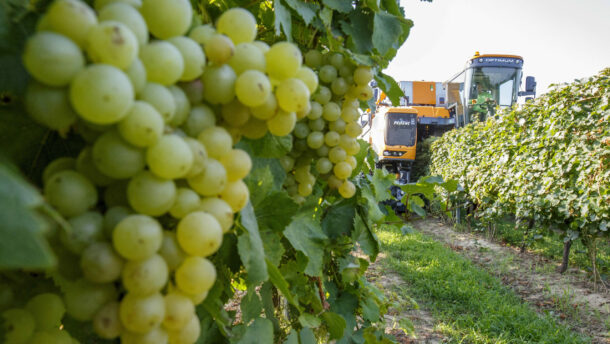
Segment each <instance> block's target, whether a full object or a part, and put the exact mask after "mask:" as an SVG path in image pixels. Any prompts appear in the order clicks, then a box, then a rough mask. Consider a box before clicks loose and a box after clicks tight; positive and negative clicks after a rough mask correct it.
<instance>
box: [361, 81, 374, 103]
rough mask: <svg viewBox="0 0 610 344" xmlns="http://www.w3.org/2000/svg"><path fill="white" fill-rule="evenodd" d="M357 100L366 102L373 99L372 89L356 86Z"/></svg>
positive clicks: (365, 86)
mask: <svg viewBox="0 0 610 344" xmlns="http://www.w3.org/2000/svg"><path fill="white" fill-rule="evenodd" d="M357 91H358V99H360V100H362V101H367V100H369V99H371V98H372V97H373V88H372V87H371V86H370V85H364V86H358V89H357Z"/></svg>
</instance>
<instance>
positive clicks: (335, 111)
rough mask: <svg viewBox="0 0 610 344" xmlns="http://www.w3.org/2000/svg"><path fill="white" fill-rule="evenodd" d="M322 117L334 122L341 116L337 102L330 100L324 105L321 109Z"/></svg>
mask: <svg viewBox="0 0 610 344" xmlns="http://www.w3.org/2000/svg"><path fill="white" fill-rule="evenodd" d="M322 118H324V119H325V120H326V121H328V122H334V121H336V120H338V119H339V118H341V108H340V107H339V105H337V103H334V102H330V103H327V104H326V105H324V108H323V110H322Z"/></svg>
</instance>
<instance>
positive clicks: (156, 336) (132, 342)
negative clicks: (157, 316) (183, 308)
mask: <svg viewBox="0 0 610 344" xmlns="http://www.w3.org/2000/svg"><path fill="white" fill-rule="evenodd" d="M168 341H169V337H168V334H167V331H166V330H165V329H164V328H162V327H155V328H153V329H152V330H150V331H148V332H146V333H133V332H129V331H124V332H123V333H122V334H121V344H158V343H168Z"/></svg>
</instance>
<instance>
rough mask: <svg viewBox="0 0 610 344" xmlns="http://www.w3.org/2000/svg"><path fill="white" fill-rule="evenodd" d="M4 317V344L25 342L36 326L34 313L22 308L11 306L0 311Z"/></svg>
mask: <svg viewBox="0 0 610 344" xmlns="http://www.w3.org/2000/svg"><path fill="white" fill-rule="evenodd" d="M2 318H4V328H3V332H4V342H5V343H6V344H20V343H27V342H28V339H29V338H31V337H32V334H33V333H34V329H35V327H36V318H35V317H34V315H33V314H32V313H31V312H30V311H28V310H26V309H23V308H11V309H8V310H6V311H4V312H2Z"/></svg>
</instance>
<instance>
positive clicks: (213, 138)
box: [6, 0, 310, 344]
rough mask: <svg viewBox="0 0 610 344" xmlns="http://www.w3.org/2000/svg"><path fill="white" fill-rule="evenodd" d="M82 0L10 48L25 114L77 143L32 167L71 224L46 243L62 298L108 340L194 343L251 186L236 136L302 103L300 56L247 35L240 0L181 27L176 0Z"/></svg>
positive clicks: (289, 115)
mask: <svg viewBox="0 0 610 344" xmlns="http://www.w3.org/2000/svg"><path fill="white" fill-rule="evenodd" d="M94 8H95V10H94V9H92V8H90V7H89V6H88V5H87V4H86V3H85V2H83V1H81V0H55V1H54V2H53V3H52V4H51V5H50V7H49V9H48V11H47V12H46V13H45V14H44V15H43V16H42V17H41V19H40V21H39V22H38V26H37V32H36V33H35V34H34V35H33V36H32V37H30V38H29V39H28V41H27V43H26V46H25V51H24V54H23V63H24V65H25V67H26V69H27V70H28V72H29V73H30V74H31V76H32V77H33V80H32V82H31V83H30V85H29V86H28V88H27V91H26V95H25V105H26V109H27V111H28V113H29V114H30V115H31V116H32V118H34V119H35V120H36V121H38V122H39V123H41V124H42V125H45V126H47V127H49V128H51V129H53V130H57V131H59V132H60V133H61V134H64V135H65V134H67V133H68V132H70V131H74V132H76V133H78V134H79V135H81V136H82V138H83V139H84V141H85V142H86V146H85V147H83V148H82V150H81V151H80V153H79V154H78V156H76V157H61V158H58V159H56V160H54V161H53V162H51V163H50V164H49V165H48V166H47V167H46V168H45V170H44V172H43V176H42V179H43V183H44V196H45V198H46V200H47V202H48V203H49V204H50V205H52V206H53V207H54V208H55V209H56V210H57V211H58V212H59V213H60V214H61V215H62V216H64V217H65V218H66V219H68V223H69V224H70V226H69V230H62V231H58V233H57V238H56V239H57V240H56V241H57V242H58V243H59V244H58V245H57V247H54V249H55V250H56V253H57V255H58V257H59V261H60V264H59V269H58V273H59V274H60V275H61V276H62V277H61V278H65V279H66V282H65V283H62V292H63V302H64V303H65V310H66V313H67V314H68V315H69V316H70V317H72V318H74V319H76V320H79V321H89V322H92V324H93V328H94V330H95V332H96V333H97V334H98V335H99V336H100V337H102V338H105V339H114V338H120V339H121V341H122V342H123V343H172V344H182V343H194V342H195V341H196V340H197V338H198V337H199V335H200V321H199V319H198V318H197V315H196V313H195V306H196V305H198V304H200V303H201V302H203V300H204V299H205V298H206V296H207V293H208V291H209V290H210V289H211V288H212V286H213V284H214V282H215V279H216V269H215V267H214V265H213V264H212V262H211V260H210V256H212V255H213V254H214V253H215V252H216V251H217V250H218V249H219V248H220V246H221V244H222V240H223V235H224V234H225V233H227V232H228V231H230V230H231V228H232V226H233V224H234V214H235V213H237V212H239V211H240V210H241V209H242V208H243V207H245V206H246V204H247V203H248V201H249V191H248V188H247V186H246V184H245V183H244V182H243V179H244V178H245V177H246V176H247V175H248V174H249V172H250V169H251V167H252V161H251V158H250V156H249V155H248V154H247V153H246V152H245V151H243V150H240V149H236V148H234V145H235V143H237V141H238V140H239V139H240V137H241V136H242V135H244V136H246V137H250V138H258V137H262V136H264V135H265V134H266V133H267V131H269V132H271V133H272V134H274V135H282V136H283V135H287V134H289V133H290V132H291V131H292V130H293V128H294V125H295V123H296V119H297V113H301V114H303V113H305V110H306V108H307V107H308V106H309V97H310V91H309V88H308V87H307V86H305V85H304V83H303V82H302V81H300V80H299V79H297V78H295V77H294V76H295V74H296V72H297V71H298V70H300V68H301V60H302V57H301V55H300V51H299V50H298V49H297V48H296V46H294V45H293V44H291V43H278V44H275V45H273V46H272V47H269V46H267V45H266V44H264V43H262V42H257V41H255V38H256V33H257V26H256V20H255V18H254V16H253V15H252V14H251V13H250V12H248V11H246V10H244V9H240V8H235V9H231V10H228V11H226V12H224V13H223V14H222V15H221V16H220V17H219V18H218V20H217V22H216V27H213V26H212V25H202V26H198V27H195V28H193V29H191V30H190V31H189V29H190V28H191V19H192V16H193V12H192V8H191V4H190V1H188V0H142V1H140V0H96V1H95V4H94ZM66 18H70V20H66ZM272 85H273V87H272ZM273 91H274V92H275V93H273ZM276 99H277V101H276ZM168 217H171V218H173V219H174V220H173V221H167V218H168ZM162 223H163V224H166V223H169V224H175V225H169V226H168V225H165V227H164V225H163V224H162ZM73 262H78V263H77V264H74V263H73ZM17 313H19V312H17ZM17 313H15V314H17ZM22 313H23V312H21V313H19V314H22ZM11 314H12V313H11ZM23 314H26V313H23ZM6 317H12V315H6ZM15 317H22V318H24V317H27V315H25V316H21V315H16V316H15ZM24 326H25V325H24ZM26 330H27V331H26ZM19 331H22V332H24V333H25V332H27V333H28V334H29V335H32V333H33V335H36V333H37V332H33V331H34V329H32V330H31V331H30V328H29V327H27V328H26V329H25V330H19ZM25 335H26V334H23V336H25ZM20 338H21V337H20ZM43 342H44V341H43ZM37 343H38V342H37Z"/></svg>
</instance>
